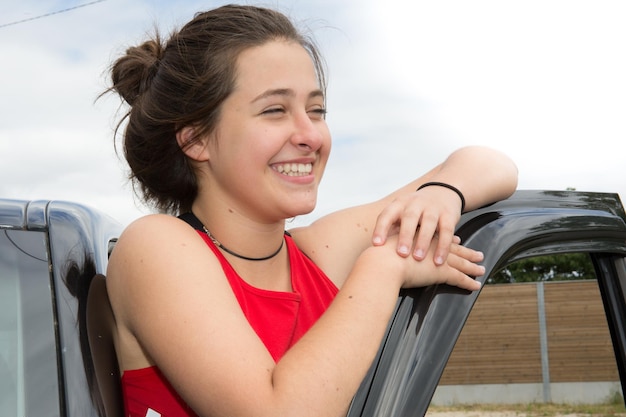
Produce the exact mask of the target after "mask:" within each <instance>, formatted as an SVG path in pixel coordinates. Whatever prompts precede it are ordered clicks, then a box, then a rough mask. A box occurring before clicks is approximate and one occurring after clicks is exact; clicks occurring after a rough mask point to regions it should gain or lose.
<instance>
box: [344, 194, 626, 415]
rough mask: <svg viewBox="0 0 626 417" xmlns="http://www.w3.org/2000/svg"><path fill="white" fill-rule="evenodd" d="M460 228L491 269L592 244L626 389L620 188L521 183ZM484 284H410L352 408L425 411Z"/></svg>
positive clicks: (625, 249) (355, 411)
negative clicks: (468, 287)
mask: <svg viewBox="0 0 626 417" xmlns="http://www.w3.org/2000/svg"><path fill="white" fill-rule="evenodd" d="M457 234H458V235H459V236H460V237H461V239H462V241H463V242H464V244H465V245H466V246H468V247H471V248H474V249H477V250H480V251H482V252H483V253H484V254H485V260H484V262H483V265H484V266H485V269H486V273H485V275H484V276H483V277H479V278H478V280H479V281H481V282H483V283H484V281H485V280H486V278H487V277H488V276H489V275H490V274H491V273H493V272H496V271H497V270H499V269H501V268H503V267H504V266H506V265H507V264H509V263H511V262H513V261H515V260H518V259H522V258H525V257H530V256H536V255H545V254H553V253H566V252H587V253H589V254H590V255H591V257H592V260H593V262H594V265H595V268H596V272H597V276H598V283H599V286H600V289H601V294H602V298H603V303H604V306H605V312H606V314H607V320H608V323H609V329H610V332H611V337H612V340H613V346H614V350H615V356H616V362H617V365H618V371H619V375H620V379H621V381H622V388H623V390H624V391H626V385H625V384H626V367H625V364H626V338H625V328H626V323H625V321H624V320H625V319H624V318H625V317H626V295H625V290H626V277H625V274H626V270H625V266H624V256H626V215H625V213H624V209H623V207H622V204H621V202H620V200H619V197H618V196H617V195H616V194H605V193H581V192H573V191H572V192H569V191H564V192H560V191H556V192H554V191H518V192H516V193H515V194H514V195H513V196H512V197H511V198H509V199H508V200H505V201H501V202H498V203H496V204H493V205H491V206H489V207H485V208H482V209H479V210H475V211H472V212H470V213H466V214H464V215H463V216H462V218H461V221H460V223H459V225H458V228H457ZM479 294H480V292H479V291H476V292H474V293H469V292H466V291H462V290H458V289H455V288H452V287H449V286H446V285H439V286H435V287H428V288H422V289H415V290H406V291H403V292H402V294H401V296H400V298H399V301H398V306H397V308H396V312H395V315H394V317H393V319H392V321H391V323H390V326H389V329H388V332H387V336H386V339H385V340H384V341H383V344H382V346H381V350H380V351H379V353H378V355H377V357H376V359H375V361H374V364H373V365H372V367H371V369H370V371H369V372H368V375H367V377H366V378H365V380H364V381H363V384H362V385H361V387H360V389H359V391H358V393H357V395H356V396H355V398H354V401H353V404H352V406H351V409H350V412H349V414H348V415H349V416H350V417H354V416H367V417H370V416H381V417H382V416H403V417H408V416H423V415H424V414H425V412H426V410H427V409H428V406H429V404H430V400H431V398H432V396H433V394H434V392H435V389H436V388H437V384H438V382H439V379H440V378H441V375H442V373H443V370H444V367H445V365H446V362H447V360H448V358H449V356H450V354H451V352H452V349H453V348H454V344H455V343H456V340H457V339H458V337H459V335H460V333H461V330H462V328H463V325H464V323H465V321H466V320H467V317H468V316H469V313H470V311H471V309H472V306H473V305H474V302H475V301H476V298H477V297H478V296H479Z"/></svg>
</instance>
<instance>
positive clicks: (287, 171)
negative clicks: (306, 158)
mask: <svg viewBox="0 0 626 417" xmlns="http://www.w3.org/2000/svg"><path fill="white" fill-rule="evenodd" d="M272 169H273V170H274V171H276V172H279V173H281V174H283V175H287V176H289V177H304V176H306V175H311V171H312V170H313V164H311V163H307V164H296V163H287V164H276V165H272Z"/></svg>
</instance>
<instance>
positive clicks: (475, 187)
mask: <svg viewBox="0 0 626 417" xmlns="http://www.w3.org/2000/svg"><path fill="white" fill-rule="evenodd" d="M429 174H430V175H429V176H428V179H427V180H426V181H439V182H444V183H447V184H450V185H453V186H454V187H456V188H457V189H459V190H460V191H461V192H462V193H463V196H464V197H465V211H469V210H473V209H476V208H479V207H482V206H484V205H485V204H489V203H493V202H495V201H498V200H502V199H505V198H507V197H509V196H510V195H511V194H512V193H513V192H514V191H515V189H516V188H517V167H516V165H515V163H514V162H513V161H512V160H511V159H510V158H509V157H508V156H506V155H504V154H503V153H501V152H499V151H496V150H493V149H490V148H485V147H480V146H470V147H464V148H461V149H459V150H457V151H455V152H453V153H452V154H451V155H450V156H449V157H448V158H447V159H446V160H445V161H444V162H443V163H442V164H441V165H439V166H438V167H437V169H435V170H433V171H431V172H430V173H429ZM423 182H424V180H423V179H421V180H418V181H417V182H416V184H414V185H418V186H419V184H420V183H423Z"/></svg>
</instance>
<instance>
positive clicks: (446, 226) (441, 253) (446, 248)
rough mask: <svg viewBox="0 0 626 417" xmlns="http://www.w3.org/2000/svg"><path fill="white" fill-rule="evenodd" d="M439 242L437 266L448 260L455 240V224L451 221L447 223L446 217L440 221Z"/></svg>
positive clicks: (436, 255) (436, 253)
mask: <svg viewBox="0 0 626 417" xmlns="http://www.w3.org/2000/svg"><path fill="white" fill-rule="evenodd" d="M438 232H439V242H438V243H437V248H436V250H435V257H434V260H435V264H436V265H443V263H444V262H445V261H446V259H447V258H448V253H449V252H450V246H451V245H452V241H453V239H454V237H455V236H454V223H452V222H451V221H447V220H446V218H445V217H442V218H441V219H440V220H439V229H438Z"/></svg>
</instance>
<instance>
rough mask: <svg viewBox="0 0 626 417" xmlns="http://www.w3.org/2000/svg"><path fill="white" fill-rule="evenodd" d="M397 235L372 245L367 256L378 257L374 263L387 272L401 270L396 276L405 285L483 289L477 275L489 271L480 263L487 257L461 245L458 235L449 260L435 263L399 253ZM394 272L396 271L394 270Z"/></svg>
mask: <svg viewBox="0 0 626 417" xmlns="http://www.w3.org/2000/svg"><path fill="white" fill-rule="evenodd" d="M396 239H397V236H391V237H390V238H389V239H388V241H387V242H386V243H385V244H384V245H382V246H372V247H370V248H369V249H368V250H366V252H364V253H367V255H366V256H370V255H371V256H374V257H375V258H374V260H373V262H374V264H375V265H377V266H379V267H381V268H383V269H384V270H385V271H397V272H398V275H394V276H396V277H397V278H398V279H400V281H401V286H402V287H403V288H414V287H424V286H428V285H433V284H448V285H453V286H456V287H459V288H463V289H466V290H470V291H475V290H478V289H480V286H481V284H480V282H478V281H476V280H475V279H474V278H473V277H477V276H481V275H483V274H484V273H485V268H484V267H483V266H482V265H478V264H477V262H481V261H482V260H483V254H482V252H478V251H475V250H473V249H470V248H467V247H464V246H461V245H459V243H458V238H456V239H453V242H452V243H451V245H450V247H449V248H450V252H449V256H448V258H447V260H446V262H445V263H444V264H442V265H435V263H434V262H420V261H416V260H415V259H414V258H413V257H399V256H396V253H395V252H396V249H395V248H396V245H397V242H396ZM437 240H438V239H437V237H434V238H433V239H432V240H431V242H430V246H429V249H428V250H427V252H426V256H425V258H426V259H427V260H429V258H432V257H433V256H434V253H435V248H437V246H438V241H437ZM392 273H393V272H392Z"/></svg>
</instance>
